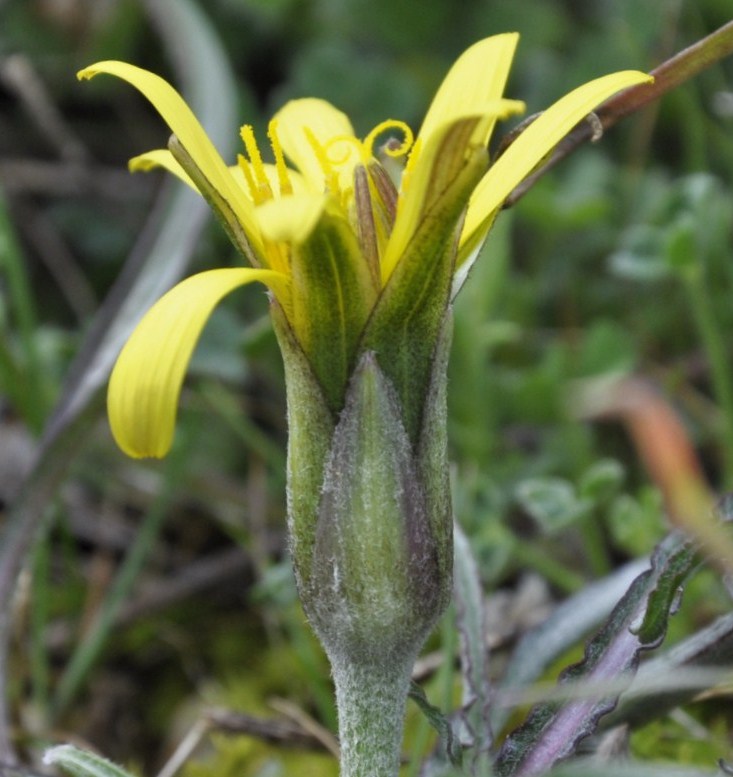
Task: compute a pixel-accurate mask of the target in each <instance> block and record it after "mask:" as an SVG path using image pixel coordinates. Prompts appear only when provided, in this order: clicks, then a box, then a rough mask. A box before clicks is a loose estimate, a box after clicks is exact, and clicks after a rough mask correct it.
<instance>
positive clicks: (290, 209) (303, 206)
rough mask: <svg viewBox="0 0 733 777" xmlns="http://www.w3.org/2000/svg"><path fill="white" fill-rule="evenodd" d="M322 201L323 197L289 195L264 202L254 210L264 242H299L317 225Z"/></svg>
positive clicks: (323, 206)
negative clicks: (265, 240) (264, 238)
mask: <svg viewBox="0 0 733 777" xmlns="http://www.w3.org/2000/svg"><path fill="white" fill-rule="evenodd" d="M326 201H327V197H326V196H325V195H323V194H293V195H291V196H288V197H280V198H279V199H277V200H269V201H268V202H265V203H264V204H262V205H260V206H259V208H257V218H258V220H259V223H260V229H261V230H262V234H263V235H264V236H265V237H266V238H267V239H268V240H273V241H284V242H287V243H294V244H295V245H298V244H300V243H303V242H304V241H305V240H307V239H308V237H310V234H311V232H313V229H314V228H315V226H316V224H317V223H318V219H319V218H320V217H321V214H322V213H323V210H324V208H325V207H326Z"/></svg>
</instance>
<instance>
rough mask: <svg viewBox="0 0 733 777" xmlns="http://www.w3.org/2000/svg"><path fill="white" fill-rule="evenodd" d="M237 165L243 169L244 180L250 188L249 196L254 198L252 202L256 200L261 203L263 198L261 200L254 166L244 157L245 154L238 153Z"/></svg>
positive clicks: (256, 202)
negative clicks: (253, 173)
mask: <svg viewBox="0 0 733 777" xmlns="http://www.w3.org/2000/svg"><path fill="white" fill-rule="evenodd" d="M237 165H238V166H239V169H240V170H241V171H242V175H243V176H244V180H245V181H246V183H247V188H248V189H249V196H250V197H251V198H252V202H254V203H255V204H256V205H259V204H260V203H261V202H262V201H263V200H261V198H260V192H259V189H258V188H257V183H256V182H255V179H254V176H253V175H252V166H251V165H250V163H249V162H248V161H247V160H246V159H245V158H244V155H243V154H237Z"/></svg>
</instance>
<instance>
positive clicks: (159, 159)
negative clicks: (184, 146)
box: [127, 148, 198, 192]
mask: <svg viewBox="0 0 733 777" xmlns="http://www.w3.org/2000/svg"><path fill="white" fill-rule="evenodd" d="M127 166H128V167H129V168H130V172H133V173H137V172H142V173H147V172H148V171H149V170H154V169H155V168H156V167H162V168H163V169H164V170H167V171H168V172H169V173H173V175H175V176H176V178H180V180H181V181H183V183H185V184H186V185H187V186H190V187H191V188H192V189H193V190H194V191H195V192H198V189H197V188H196V184H195V183H194V182H193V181H192V180H191V179H190V178H189V175H188V173H187V172H186V171H185V170H184V169H183V168H182V167H181V166H180V165H179V164H178V162H176V160H175V159H174V157H173V154H171V152H170V151H168V149H166V148H156V149H154V150H153V151H146V152H145V153H144V154H138V156H134V157H132V159H131V160H130V161H129V162H128V163H127Z"/></svg>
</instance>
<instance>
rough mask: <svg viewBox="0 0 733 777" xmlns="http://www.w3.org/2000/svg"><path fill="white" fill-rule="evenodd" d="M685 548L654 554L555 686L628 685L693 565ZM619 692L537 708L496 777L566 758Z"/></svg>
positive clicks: (679, 543)
mask: <svg viewBox="0 0 733 777" xmlns="http://www.w3.org/2000/svg"><path fill="white" fill-rule="evenodd" d="M693 559H694V552H693V548H692V547H691V545H690V543H689V542H688V541H687V540H685V539H683V538H682V537H681V535H679V534H672V535H670V536H669V537H667V538H666V540H664V541H663V542H662V543H661V544H660V545H659V546H658V547H657V548H656V550H655V552H654V554H653V556H652V560H651V569H649V570H648V571H646V572H644V573H643V574H641V575H639V577H637V578H636V580H634V582H633V583H632V584H631V587H630V588H629V590H628V592H627V593H626V595H625V596H624V597H623V599H621V601H620V602H619V603H618V605H617V606H616V608H615V609H614V611H613V613H611V616H610V618H609V620H608V621H607V622H606V625H605V626H604V627H603V628H602V629H601V631H600V632H599V633H598V634H597V635H596V636H595V637H594V638H593V639H592V640H591V641H590V642H589V643H588V645H587V646H586V650H585V657H584V659H583V661H582V662H581V663H579V664H576V665H574V666H572V667H569V668H568V669H567V670H566V671H565V672H563V674H562V676H561V678H560V682H561V683H566V682H571V681H575V682H578V681H580V680H583V681H587V682H588V683H593V682H603V681H609V680H613V681H616V682H617V683H618V682H619V681H620V684H621V685H624V684H628V683H630V682H631V677H632V675H633V674H634V673H635V671H636V668H637V665H638V662H639V655H640V653H641V652H642V651H643V650H649V649H650V648H653V647H656V646H657V645H659V643H660V642H661V640H662V639H663V637H664V634H665V630H666V625H667V619H668V617H669V614H670V610H671V609H672V606H673V603H674V599H675V592H676V590H677V588H678V587H679V586H680V584H681V583H682V580H683V579H684V577H685V576H686V575H687V574H688V573H689V571H690V569H691V568H692V565H693ZM617 698H618V692H616V693H614V694H612V695H607V696H605V697H602V698H595V699H580V700H574V701H570V702H567V703H565V704H562V705H559V706H558V704H556V703H546V704H540V705H539V706H537V707H535V708H534V710H532V712H531V713H530V716H529V718H528V719H527V721H526V722H525V723H524V725H522V726H521V727H520V728H519V729H518V730H517V731H515V732H514V733H513V734H511V735H510V736H509V738H508V739H507V740H506V741H505V743H504V746H503V747H502V749H501V752H500V753H499V756H498V759H497V763H496V772H497V774H498V775H499V777H510V775H511V777H515V776H516V777H519V775H521V776H522V777H526V776H527V775H534V774H539V773H541V772H543V771H545V770H546V769H549V768H550V767H551V766H553V764H555V763H556V762H557V761H560V760H562V759H563V758H566V757H568V756H569V755H571V754H572V753H573V752H574V751H575V749H576V747H577V745H578V743H579V742H580V740H582V739H583V738H584V737H586V736H588V735H589V734H590V733H592V732H593V731H594V729H595V728H596V725H597V723H598V720H599V718H600V717H601V716H603V715H605V714H606V713H608V712H609V711H610V710H612V709H613V708H614V706H615V705H616V701H617Z"/></svg>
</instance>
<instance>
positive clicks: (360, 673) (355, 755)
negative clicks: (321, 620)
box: [331, 656, 412, 777]
mask: <svg viewBox="0 0 733 777" xmlns="http://www.w3.org/2000/svg"><path fill="white" fill-rule="evenodd" d="M331 667H332V671H333V680H334V683H335V685H336V706H337V708H338V717H339V740H340V742H341V772H340V777H397V774H398V772H399V768H400V754H401V748H402V731H403V727H404V719H405V705H406V702H407V692H408V690H409V687H410V674H411V671H412V661H405V659H404V658H398V659H395V660H390V659H389V657H388V656H385V657H384V658H383V660H382V661H373V662H372V661H370V662H367V663H359V662H355V661H351V662H350V661H349V660H348V659H346V660H343V661H339V660H336V661H333V662H332V665H331Z"/></svg>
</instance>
